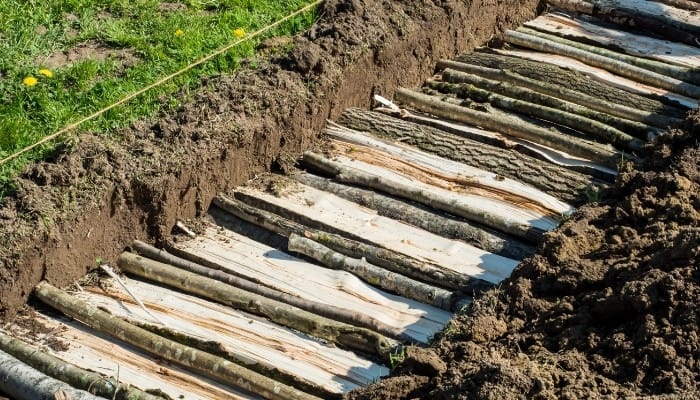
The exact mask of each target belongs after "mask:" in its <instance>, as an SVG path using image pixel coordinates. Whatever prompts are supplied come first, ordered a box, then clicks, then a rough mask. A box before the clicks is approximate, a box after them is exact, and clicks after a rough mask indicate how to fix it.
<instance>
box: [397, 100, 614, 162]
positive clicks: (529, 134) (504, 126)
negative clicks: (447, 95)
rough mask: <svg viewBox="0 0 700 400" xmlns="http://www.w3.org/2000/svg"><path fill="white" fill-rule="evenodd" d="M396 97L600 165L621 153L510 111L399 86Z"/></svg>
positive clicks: (409, 103)
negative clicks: (461, 103) (465, 104)
mask: <svg viewBox="0 0 700 400" xmlns="http://www.w3.org/2000/svg"><path fill="white" fill-rule="evenodd" d="M395 97H396V100H397V101H399V102H401V103H404V104H407V105H410V106H411V107H414V108H416V109H418V110H420V111H423V112H427V113H431V114H434V115H437V116H439V117H441V118H448V119H451V120H453V121H458V122H462V123H466V124H471V125H476V126H481V127H484V128H486V129H490V130H494V131H496V132H502V133H504V134H506V135H510V136H514V137H517V138H521V139H525V140H530V141H533V142H535V143H539V144H542V145H545V146H548V147H551V148H554V149H559V150H562V151H565V152H567V153H569V154H572V155H575V156H579V157H582V158H585V159H588V160H591V161H593V162H597V163H599V164H601V165H604V166H607V167H610V168H615V166H616V164H617V161H618V160H619V159H620V157H621V155H620V154H619V153H618V152H616V151H614V150H612V149H610V148H608V147H606V146H603V145H600V144H597V143H592V142H588V141H585V140H582V139H579V138H575V137H572V136H570V135H565V134H562V133H560V132H557V131H553V130H550V129H547V128H544V127H541V126H538V125H535V124H532V123H529V122H527V121H524V120H522V119H519V118H515V117H513V116H511V115H510V114H506V113H496V112H484V111H476V110H472V109H470V108H467V107H462V106H458V105H455V104H450V103H448V102H445V101H442V100H441V99H440V98H439V97H434V96H429V95H425V94H422V93H417V92H414V91H411V90H407V89H403V88H400V89H398V90H397V91H396V93H395Z"/></svg>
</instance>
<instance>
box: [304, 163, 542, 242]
mask: <svg viewBox="0 0 700 400" xmlns="http://www.w3.org/2000/svg"><path fill="white" fill-rule="evenodd" d="M303 162H304V163H306V164H307V165H310V166H312V167H313V168H316V169H318V170H320V171H323V172H324V173H327V174H329V175H331V176H333V177H334V179H336V180H338V181H340V182H343V183H349V184H353V185H359V186H364V187H369V188H372V189H375V190H379V191H382V192H384V193H388V194H391V195H394V196H398V197H401V198H404V199H409V200H413V201H416V202H418V203H421V204H424V205H426V206H429V207H433V208H435V209H438V210H441V211H445V212H448V213H451V214H455V215H458V216H460V217H463V218H466V219H468V220H471V221H475V222H478V223H480V224H483V225H486V226H490V227H492V228H495V229H498V230H500V231H502V232H505V233H509V234H512V235H515V236H517V237H520V238H523V239H526V240H529V241H532V242H534V243H537V242H538V241H539V240H540V238H541V236H542V234H543V233H544V232H543V231H540V230H539V229H537V228H534V227H532V226H529V225H520V224H516V223H513V222H512V221H510V220H509V219H508V218H507V217H506V216H504V215H498V214H497V213H495V212H489V211H484V210H481V209H475V208H474V207H472V206H471V204H469V203H468V202H466V201H461V200H460V199H454V198H453V199H448V198H445V197H443V196H440V195H439V194H435V193H432V192H430V191H427V190H423V189H422V188H416V187H414V186H409V185H406V184H403V183H402V182H397V181H395V180H390V179H385V178H383V177H382V176H378V175H373V174H369V173H365V172H364V171H359V170H357V169H354V168H349V167H345V166H342V165H340V164H338V163H336V162H334V161H332V160H329V159H327V158H325V157H323V156H320V155H318V154H315V153H312V152H306V153H304V158H303ZM494 211H495V210H494Z"/></svg>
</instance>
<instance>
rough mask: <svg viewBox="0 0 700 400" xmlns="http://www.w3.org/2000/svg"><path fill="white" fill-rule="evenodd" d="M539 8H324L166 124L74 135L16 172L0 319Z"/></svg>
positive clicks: (370, 4)
mask: <svg viewBox="0 0 700 400" xmlns="http://www.w3.org/2000/svg"><path fill="white" fill-rule="evenodd" d="M537 4H538V2H537V1H536V0H527V1H515V0H499V1H495V0H473V1H468V0H467V1H449V0H448V1H424V0H403V1H380V0H329V1H327V2H326V3H325V4H324V5H323V6H322V10H321V18H320V20H319V22H318V23H317V24H316V25H315V26H314V27H313V28H312V29H310V31H308V32H306V33H305V34H304V35H302V36H300V37H296V38H294V39H293V41H294V46H293V49H292V51H291V52H289V53H284V54H282V55H277V56H270V57H269V59H261V60H256V62H255V63H249V65H248V66H244V68H243V69H242V70H241V72H240V73H238V74H236V75H233V76H220V77H217V78H213V79H208V80H205V81H203V87H202V89H201V90H198V91H197V92H196V93H193V94H188V93H182V94H181V95H180V96H179V99H180V100H181V101H183V104H182V105H181V106H180V107H179V108H178V109H177V110H175V111H174V112H170V113H167V114H165V115H161V116H159V117H158V118H154V119H153V120H150V121H139V122H137V123H135V124H133V125H132V126H131V127H129V128H128V129H123V130H121V131H119V132H116V133H115V134H113V135H111V136H110V137H105V136H95V135H90V134H85V135H83V136H81V139H80V141H78V142H77V143H75V144H73V145H72V146H71V147H70V148H68V149H66V150H65V151H63V152H60V153H59V154H58V155H57V156H56V157H55V159H54V160H50V161H48V162H42V163H38V164H35V165H33V166H31V167H30V168H28V169H27V170H26V171H25V172H24V173H23V174H22V176H21V177H19V178H18V179H17V186H18V190H17V192H16V194H15V195H13V196H12V197H10V198H7V199H6V200H5V201H4V202H3V204H2V206H0V318H3V319H7V318H11V317H12V316H13V315H15V313H16V312H17V311H18V309H19V308H20V307H21V306H22V304H24V302H25V301H26V299H27V297H28V296H29V294H30V293H31V291H32V288H33V287H34V285H35V284H36V283H38V282H39V281H40V280H41V279H47V280H49V281H50V282H52V283H53V284H56V285H65V284H68V283H69V282H71V281H72V280H74V279H76V278H78V277H80V276H81V275H83V274H84V273H85V272H86V271H87V270H89V269H91V268H93V267H94V266H95V264H96V258H98V257H99V258H101V259H102V260H104V261H107V262H110V261H113V260H114V259H115V258H116V256H117V255H118V253H119V252H120V251H121V250H122V249H123V248H124V247H125V246H127V245H128V244H129V243H131V241H132V240H133V239H141V240H149V241H160V240H163V239H164V238H166V237H167V235H168V234H169V232H170V230H171V228H172V226H173V225H174V223H175V221H176V219H177V218H182V219H188V218H194V217H196V216H198V215H201V214H202V213H204V212H205V211H206V210H207V208H208V206H209V203H210V201H211V199H212V197H213V196H214V195H215V194H216V193H217V192H219V191H223V190H226V189H229V188H231V187H233V186H235V185H239V184H241V183H243V182H245V181H246V180H247V179H250V178H252V177H253V176H254V175H255V174H257V173H261V172H263V171H266V170H268V169H270V168H272V167H274V166H275V165H276V164H278V163H285V162H289V161H292V160H294V159H295V157H296V156H298V155H299V154H300V153H301V152H302V151H303V150H305V149H307V148H309V147H311V146H313V145H314V143H316V142H317V139H318V137H317V132H319V131H320V129H321V127H322V126H323V124H324V122H325V120H326V119H327V118H334V117H335V116H337V115H338V114H339V113H340V112H341V111H342V110H343V109H344V108H346V107H350V106H359V107H367V106H368V105H369V102H370V97H371V94H372V93H379V94H384V95H387V96H390V95H391V94H392V93H393V90H394V89H395V88H396V87H397V86H398V85H407V86H415V85H418V84H419V83H421V82H422V80H424V79H425V78H427V77H428V76H430V74H431V72H432V69H433V67H434V65H435V63H436V61H437V60H438V59H439V58H441V57H448V56H452V55H454V54H456V53H458V52H461V51H465V50H468V49H471V48H473V47H475V46H477V45H479V44H482V43H485V42H486V41H488V40H490V39H492V38H495V37H497V36H498V35H499V33H500V32H502V31H503V30H504V29H507V28H512V27H515V26H517V25H519V24H521V23H522V22H524V21H525V20H526V19H528V18H531V17H532V16H534V14H535V11H536V7H537ZM183 99H187V100H186V101H185V100H183ZM166 100H168V99H164V101H166Z"/></svg>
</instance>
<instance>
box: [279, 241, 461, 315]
mask: <svg viewBox="0 0 700 400" xmlns="http://www.w3.org/2000/svg"><path fill="white" fill-rule="evenodd" d="M288 250H289V251H292V252H295V253H299V254H303V255H305V256H308V257H311V258H312V259H314V260H316V261H318V262H320V263H321V264H323V265H325V266H327V267H329V268H332V269H338V270H342V271H347V272H350V273H351V274H353V275H355V276H357V277H359V278H360V279H362V280H364V281H366V282H368V283H369V284H371V285H373V286H377V287H379V288H381V289H384V290H387V291H389V292H393V293H396V294H398V295H400V296H403V297H406V298H409V299H412V300H416V301H419V302H421V303H424V304H429V305H431V306H434V307H438V308H442V309H444V310H448V311H452V310H453V306H454V305H455V304H457V301H458V300H459V297H458V296H454V295H453V293H452V292H450V291H448V290H445V289H442V288H438V287H435V286H431V285H428V284H426V283H423V282H419V281H416V280H415V279H411V278H407V277H405V276H403V275H401V274H397V273H395V272H391V271H387V270H385V269H383V268H379V267H377V266H376V265H372V264H370V263H368V262H367V260H366V259H365V258H360V259H357V258H351V257H348V256H345V255H343V254H340V253H338V252H336V251H333V250H331V249H329V248H328V247H326V246H324V245H322V244H320V243H318V242H314V241H313V240H311V239H308V238H305V237H303V236H299V235H296V234H292V235H291V236H290V237H289V244H288Z"/></svg>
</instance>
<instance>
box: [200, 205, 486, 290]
mask: <svg viewBox="0 0 700 400" xmlns="http://www.w3.org/2000/svg"><path fill="white" fill-rule="evenodd" d="M248 200H249V201H252V200H253V199H250V198H249V199H248ZM214 204H215V205H216V206H217V207H219V208H221V209H223V210H225V211H227V212H229V213H231V214H233V215H234V216H236V217H238V218H240V219H242V220H244V221H247V222H249V223H252V224H255V225H258V226H260V227H262V228H265V229H268V230H270V231H272V232H276V233H279V234H280V235H283V236H287V237H289V236H290V235H291V234H292V233H296V234H297V235H303V236H304V237H307V238H309V239H311V240H314V241H316V242H319V243H321V244H323V245H325V246H326V247H329V248H331V249H333V250H335V251H337V252H339V253H342V254H345V255H347V256H350V257H353V258H362V257H364V258H365V259H367V261H369V262H371V263H372V264H375V265H378V266H380V267H383V268H386V269H388V270H390V271H393V272H398V273H400V274H403V275H405V276H408V277H411V278H414V279H418V280H421V281H423V282H427V283H431V284H433V285H436V286H439V287H443V288H446V289H450V290H460V291H462V292H464V293H466V294H470V295H473V294H476V293H480V292H484V291H486V290H489V289H490V288H492V287H493V284H491V283H489V282H486V281H484V280H482V279H476V278H473V277H470V276H468V275H465V274H460V273H457V272H455V271H451V270H449V269H447V268H442V267H440V266H437V265H434V264H431V263H427V262H423V261H420V260H416V259H415V258H412V257H409V256H407V255H404V254H399V253H396V252H394V251H391V250H388V249H385V248H381V247H377V246H373V245H368V244H366V243H362V242H357V241H353V240H349V239H347V238H344V237H343V236H340V235H335V234H331V233H327V232H323V231H320V230H317V229H311V228H308V227H305V226H303V225H301V224H298V223H295V222H292V221H290V220H288V219H286V218H283V217H280V216H279V215H276V214H273V213H271V212H267V211H264V210H261V209H259V208H256V207H252V206H250V205H248V204H246V203H244V202H242V201H239V200H236V199H230V198H227V197H224V196H218V197H216V198H215V199H214Z"/></svg>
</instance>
